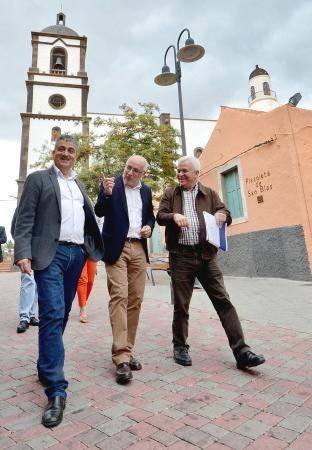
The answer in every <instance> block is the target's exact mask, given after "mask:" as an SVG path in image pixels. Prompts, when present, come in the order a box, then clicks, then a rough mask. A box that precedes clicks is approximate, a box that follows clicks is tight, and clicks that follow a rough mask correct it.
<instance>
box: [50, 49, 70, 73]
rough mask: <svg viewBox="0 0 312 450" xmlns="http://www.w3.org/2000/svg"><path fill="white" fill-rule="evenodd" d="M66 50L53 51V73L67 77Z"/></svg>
mask: <svg viewBox="0 0 312 450" xmlns="http://www.w3.org/2000/svg"><path fill="white" fill-rule="evenodd" d="M66 60H67V55H66V50H65V48H63V47H54V48H52V50H51V70H50V72H51V73H54V74H57V75H66Z"/></svg>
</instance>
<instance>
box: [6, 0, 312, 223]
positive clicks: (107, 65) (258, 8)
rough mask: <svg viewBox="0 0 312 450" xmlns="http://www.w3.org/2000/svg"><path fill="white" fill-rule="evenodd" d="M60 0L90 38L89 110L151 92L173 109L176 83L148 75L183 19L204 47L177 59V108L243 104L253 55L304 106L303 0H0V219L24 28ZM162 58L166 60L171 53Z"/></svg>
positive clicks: (14, 152) (197, 113) (15, 126)
mask: <svg viewBox="0 0 312 450" xmlns="http://www.w3.org/2000/svg"><path fill="white" fill-rule="evenodd" d="M61 4H62V10H63V12H64V13H65V14H66V25H67V26H68V27H70V28H72V29H74V30H75V31H76V32H77V33H78V34H79V35H86V36H87V37H88V49H87V60H86V69H87V73H88V76H89V85H90V92H89V101H88V111H89V112H107V113H116V112H119V110H118V106H119V105H120V104H121V103H123V102H127V103H128V104H130V105H135V104H137V102H139V101H153V102H155V103H157V104H158V105H159V106H160V109H161V111H163V112H170V113H171V114H172V115H173V116H178V97H177V88H176V86H170V87H159V86H157V85H156V84H154V81H153V80H154V77H155V75H157V74H158V73H159V72H161V68H162V65H163V57H164V53H165V50H166V48H167V47H168V46H169V45H170V44H175V45H176V42H177V38H178V35H179V33H180V31H181V30H182V29H183V28H186V27H187V28H189V29H190V31H191V34H192V37H193V38H194V40H195V42H196V43H199V44H201V45H203V46H204V47H205V49H206V54H205V56H204V58H202V59H201V60H199V61H197V62H195V63H191V64H185V63H182V91H183V105H184V115H185V117H187V118H204V119H216V118H217V117H218V114H219V111H220V105H226V106H234V107H243V108H244V107H247V106H248V102H247V100H248V95H249V92H248V77H249V74H250V72H251V71H252V70H253V69H254V66H255V65H256V64H258V65H259V66H260V67H263V68H265V69H266V70H267V71H268V72H269V74H270V75H271V79H272V89H273V90H275V91H276V93H277V97H278V100H279V102H280V103H286V102H287V101H288V99H289V97H290V96H291V95H293V94H294V93H296V92H298V91H300V92H301V94H302V100H301V102H300V104H299V106H300V107H302V108H311V105H312V90H311V80H312V57H311V54H312V52H311V48H312V39H311V21H312V1H311V0H192V1H190V0H188V1H187V0H157V1H152V0H136V1H135V2H134V1H130V0H88V1H86V0H57V1H56V0H49V2H46V1H43V0H10V1H7V0H0V5H1V15H0V34H1V38H0V39H1V41H0V42H1V72H0V80H1V95H0V111H1V120H0V151H1V154H2V158H1V169H0V200H1V201H0V222H1V223H3V222H7V218H6V217H3V214H4V213H3V208H2V207H1V204H2V205H3V204H4V203H9V202H3V200H7V199H8V198H9V195H16V187H15V184H14V179H15V178H16V177H17V175H18V157H19V145H20V136H21V119H20V115H19V114H20V112H25V110H26V109H25V108H26V88H25V80H26V77H27V70H28V68H29V66H30V64H31V53H32V52H31V31H41V30H42V29H43V28H45V27H47V26H49V25H54V24H55V21H56V14H57V13H58V12H60V7H61ZM185 38H186V36H185ZM181 42H182V43H184V38H182V40H181ZM167 63H168V64H169V66H171V67H172V69H173V55H172V54H170V53H169V55H168V59H167ZM8 154H10V155H8Z"/></svg>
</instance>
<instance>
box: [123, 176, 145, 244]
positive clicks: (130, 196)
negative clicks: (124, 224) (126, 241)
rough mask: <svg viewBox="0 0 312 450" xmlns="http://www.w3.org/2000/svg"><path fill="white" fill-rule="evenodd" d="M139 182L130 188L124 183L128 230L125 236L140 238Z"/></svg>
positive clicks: (140, 203) (140, 206)
mask: <svg viewBox="0 0 312 450" xmlns="http://www.w3.org/2000/svg"><path fill="white" fill-rule="evenodd" d="M140 189H141V182H140V183H139V184H138V185H137V186H135V187H133V188H131V187H129V186H127V185H126V184H125V192H126V198H127V205H128V216H129V231H128V234H127V237H129V238H130V237H131V238H137V239H141V228H142V199H141V194H140Z"/></svg>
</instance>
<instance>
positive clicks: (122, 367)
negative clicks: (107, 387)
mask: <svg viewBox="0 0 312 450" xmlns="http://www.w3.org/2000/svg"><path fill="white" fill-rule="evenodd" d="M131 379H132V372H131V369H130V365H129V363H126V362H125V363H121V364H118V366H117V370H116V382H117V383H119V384H126V383H129V381H130V380H131Z"/></svg>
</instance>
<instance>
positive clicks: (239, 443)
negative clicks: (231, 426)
mask: <svg viewBox="0 0 312 450" xmlns="http://www.w3.org/2000/svg"><path fill="white" fill-rule="evenodd" d="M219 442H220V443H222V444H225V445H228V446H229V447H230V448H233V449H234V450H243V449H245V448H246V447H248V445H250V444H252V442H253V440H252V439H249V438H247V437H245V436H242V435H240V434H237V433H228V434H226V435H225V436H223V437H221V438H220V439H219Z"/></svg>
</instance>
